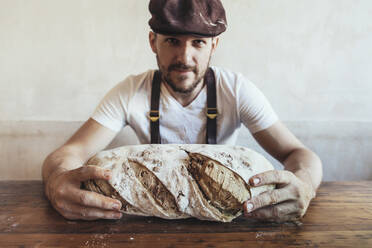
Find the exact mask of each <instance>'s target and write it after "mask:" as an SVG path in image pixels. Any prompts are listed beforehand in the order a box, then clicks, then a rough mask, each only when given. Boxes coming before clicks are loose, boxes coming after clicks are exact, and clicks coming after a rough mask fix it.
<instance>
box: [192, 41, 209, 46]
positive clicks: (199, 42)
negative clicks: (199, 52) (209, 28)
mask: <svg viewBox="0 0 372 248" xmlns="http://www.w3.org/2000/svg"><path fill="white" fill-rule="evenodd" d="M193 43H194V46H198V47H202V46H204V45H205V44H207V42H205V41H204V40H193Z"/></svg>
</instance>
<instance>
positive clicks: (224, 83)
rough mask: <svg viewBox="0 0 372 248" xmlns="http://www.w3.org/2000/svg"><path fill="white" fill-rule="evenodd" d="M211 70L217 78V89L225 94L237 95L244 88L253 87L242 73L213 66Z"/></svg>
mask: <svg viewBox="0 0 372 248" xmlns="http://www.w3.org/2000/svg"><path fill="white" fill-rule="evenodd" d="M211 69H212V70H213V72H214V75H215V77H216V83H217V88H219V89H220V90H222V91H224V92H226V91H228V92H231V93H232V94H234V95H235V94H236V93H237V92H239V90H240V89H241V88H242V87H243V88H246V87H248V88H250V87H252V86H253V84H252V83H251V82H250V81H249V80H248V79H247V78H246V77H245V76H244V75H243V74H242V73H239V72H234V71H231V70H229V69H226V68H221V67H217V66H211ZM253 87H254V86H253Z"/></svg>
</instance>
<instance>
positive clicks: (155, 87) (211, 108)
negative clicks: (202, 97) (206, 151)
mask: <svg viewBox="0 0 372 248" xmlns="http://www.w3.org/2000/svg"><path fill="white" fill-rule="evenodd" d="M204 82H205V84H206V85H207V113H206V114H207V132H206V141H205V142H206V143H207V144H217V141H216V137H217V97H216V79H215V76H214V73H213V70H212V69H211V68H208V70H207V72H206V74H205V76H204ZM160 84H161V73H160V71H156V72H155V75H154V78H153V80H152V91H151V111H150V113H149V118H150V129H151V144H161V138H160V131H159V118H160V114H159V102H160Z"/></svg>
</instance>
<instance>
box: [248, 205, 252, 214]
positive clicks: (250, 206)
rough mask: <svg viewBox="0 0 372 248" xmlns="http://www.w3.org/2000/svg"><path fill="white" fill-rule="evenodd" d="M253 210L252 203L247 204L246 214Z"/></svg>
mask: <svg viewBox="0 0 372 248" xmlns="http://www.w3.org/2000/svg"><path fill="white" fill-rule="evenodd" d="M252 209H253V204H252V203H247V211H248V213H249V212H251V211H252Z"/></svg>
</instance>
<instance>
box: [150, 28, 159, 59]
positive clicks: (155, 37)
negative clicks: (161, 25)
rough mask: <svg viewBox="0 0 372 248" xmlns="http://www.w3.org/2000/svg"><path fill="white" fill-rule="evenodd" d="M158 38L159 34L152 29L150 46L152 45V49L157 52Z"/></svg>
mask: <svg viewBox="0 0 372 248" xmlns="http://www.w3.org/2000/svg"><path fill="white" fill-rule="evenodd" d="M156 39H157V36H156V34H155V33H154V32H152V31H150V33H149V42H150V46H151V50H152V51H153V52H154V53H155V54H157V53H158V49H157V48H156Z"/></svg>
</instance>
